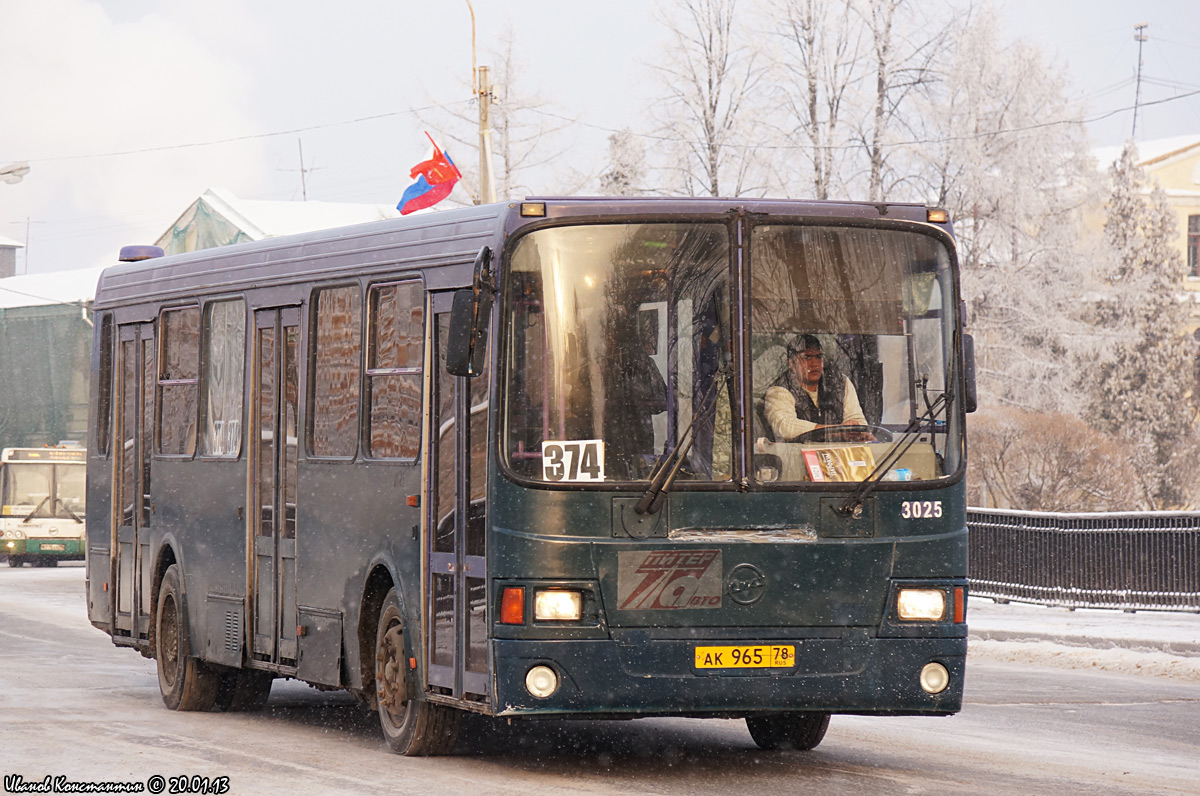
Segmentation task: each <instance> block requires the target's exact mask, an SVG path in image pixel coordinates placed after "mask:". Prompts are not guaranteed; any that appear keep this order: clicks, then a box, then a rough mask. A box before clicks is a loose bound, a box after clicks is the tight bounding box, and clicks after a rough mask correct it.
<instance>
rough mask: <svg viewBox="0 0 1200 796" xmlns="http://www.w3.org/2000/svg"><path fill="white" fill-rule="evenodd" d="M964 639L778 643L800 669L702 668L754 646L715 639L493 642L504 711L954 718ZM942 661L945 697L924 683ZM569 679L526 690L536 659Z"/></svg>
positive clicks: (498, 706)
mask: <svg viewBox="0 0 1200 796" xmlns="http://www.w3.org/2000/svg"><path fill="white" fill-rule="evenodd" d="M961 627H962V628H963V633H964V635H963V637H955V638H876V637H868V636H866V634H855V633H848V634H844V635H843V636H842V637H841V638H805V639H791V640H772V641H771V642H770V643H772V644H792V645H795V647H796V658H797V661H798V663H797V665H796V666H795V667H794V668H792V669H790V670H781V669H749V670H727V669H726V670H697V669H695V668H694V667H693V662H694V659H695V656H694V650H695V647H696V646H697V644H704V645H709V644H721V643H726V644H745V643H746V642H745V641H726V642H721V641H717V640H710V639H705V640H703V641H698V640H692V639H687V640H681V639H652V638H639V639H629V640H626V642H625V643H619V642H617V641H613V640H610V639H602V640H590V639H589V640H568V641H540V640H537V641H535V640H507V639H497V640H495V641H493V644H494V645H495V646H494V653H495V661H496V702H495V711H496V713H497V714H498V715H502V716H517V715H537V714H544V715H560V716H562V715H570V714H579V715H592V716H595V715H598V714H614V715H622V714H624V715H640V716H652V715H657V716H665V715H675V716H681V715H683V716H744V715H748V714H754V713H770V712H781V711H809V710H812V711H828V712H831V713H861V714H876V715H949V714H951V713H955V712H957V711H958V710H959V709H960V708H961V707H962V693H963V680H964V672H965V664H966V654H967V640H966V637H965V631H966V628H965V626H961ZM934 661H936V662H938V663H941V664H942V665H943V666H945V667H946V669H947V670H948V671H949V673H950V684H949V686H947V688H946V689H945V690H944V691H942V692H941V693H939V694H928V693H926V692H925V691H924V690H923V689H922V688H921V686H920V683H919V680H918V678H919V675H920V672H921V668H922V667H923V666H924V665H925V664H927V663H930V662H934ZM539 664H542V665H546V666H550V667H551V668H552V669H554V670H555V672H556V673H557V674H558V676H559V683H560V684H559V687H558V690H557V691H555V692H554V693H553V694H551V695H550V696H549V697H546V698H544V699H538V698H536V697H534V696H532V695H531V694H530V693H529V692H528V691H527V690H526V688H525V675H526V673H527V672H528V671H529V669H530V668H532V667H533V666H536V665H539Z"/></svg>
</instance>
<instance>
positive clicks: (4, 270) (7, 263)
mask: <svg viewBox="0 0 1200 796" xmlns="http://www.w3.org/2000/svg"><path fill="white" fill-rule="evenodd" d="M24 248H25V246H24V244H21V243H17V242H16V241H15V240H10V239H9V238H5V237H0V279H6V278H8V277H10V276H16V273H17V249H24Z"/></svg>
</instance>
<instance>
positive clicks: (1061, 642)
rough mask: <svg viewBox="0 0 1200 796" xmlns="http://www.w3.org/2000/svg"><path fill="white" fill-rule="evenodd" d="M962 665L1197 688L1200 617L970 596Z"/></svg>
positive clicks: (1199, 659) (1189, 614)
mask: <svg viewBox="0 0 1200 796" xmlns="http://www.w3.org/2000/svg"><path fill="white" fill-rule="evenodd" d="M967 626H968V628H969V632H970V636H971V638H970V643H969V644H968V660H981V661H982V660H987V661H1011V662H1018V663H1028V664H1034V665H1040V666H1052V667H1058V668H1066V669H1090V670H1096V671H1109V672H1121V673H1125V674H1146V675H1153V676H1159V677H1173V678H1177V679H1182V680H1190V681H1194V682H1200V614H1194V613H1181V612H1165V611H1138V612H1137V613H1124V612H1122V611H1117V610H1103V609H1082V608H1081V609H1078V610H1075V611H1070V610H1068V609H1066V608H1050V607H1046V606H1040V605H1024V604H1019V603H1007V604H996V603H993V602H992V601H991V600H988V599H984V598H976V599H974V600H972V601H971V603H970V605H969V607H968V611H967Z"/></svg>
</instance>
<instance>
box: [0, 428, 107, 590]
mask: <svg viewBox="0 0 1200 796" xmlns="http://www.w3.org/2000/svg"><path fill="white" fill-rule="evenodd" d="M86 460H87V451H85V450H84V449H83V448H81V447H79V446H78V445H74V444H70V443H60V444H59V445H57V446H55V447H45V448H5V449H4V450H3V452H2V453H0V555H4V556H6V557H7V558H8V565H9V566H10V567H19V566H21V565H22V564H24V563H30V564H32V565H33V566H35V567H54V566H58V562H59V561H82V560H83V549H84V539H85V533H84V529H85V526H84V514H85V495H86V488H85V485H86V474H87V464H86Z"/></svg>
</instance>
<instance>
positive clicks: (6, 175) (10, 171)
mask: <svg viewBox="0 0 1200 796" xmlns="http://www.w3.org/2000/svg"><path fill="white" fill-rule="evenodd" d="M28 173H29V164H28V163H26V162H25V161H23V160H19V161H17V162H16V163H9V164H8V165H7V166H3V167H0V180H3V181H4V182H6V183H8V184H9V185H14V184H16V183H18V182H20V181H21V180H22V179H23V178H24V177H25V175H26V174H28Z"/></svg>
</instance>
